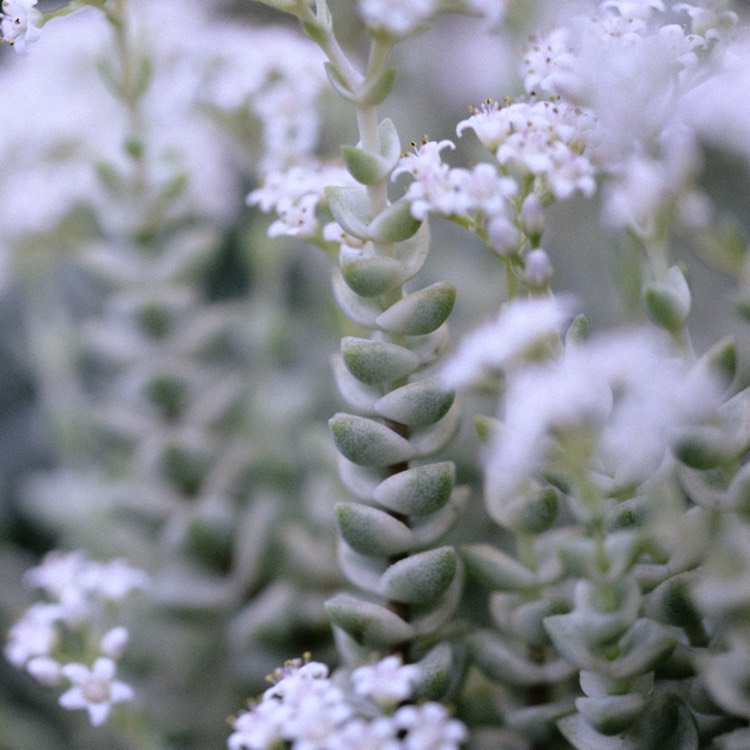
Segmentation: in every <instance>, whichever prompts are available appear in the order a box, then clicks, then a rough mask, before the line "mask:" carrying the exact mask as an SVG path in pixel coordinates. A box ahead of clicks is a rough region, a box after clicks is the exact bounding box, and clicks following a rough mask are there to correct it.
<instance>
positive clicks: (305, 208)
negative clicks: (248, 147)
mask: <svg viewBox="0 0 750 750" xmlns="http://www.w3.org/2000/svg"><path fill="white" fill-rule="evenodd" d="M354 184H355V182H354V179H353V178H352V177H351V175H350V174H349V173H348V172H347V171H346V170H345V169H344V168H343V167H342V166H339V165H336V164H326V163H312V164H310V165H307V166H297V167H292V168H291V169H289V170H287V171H284V172H271V173H270V174H268V175H266V177H265V178H264V180H263V184H262V185H261V187H259V188H256V189H255V190H253V191H252V192H251V193H250V194H249V195H248V196H247V203H248V205H251V206H253V205H258V206H259V207H260V209H261V210H262V211H264V212H270V211H274V212H275V213H276V215H277V216H278V219H277V220H276V221H274V222H273V223H272V224H271V225H270V227H269V228H268V234H269V236H271V237H278V236H282V235H288V236H292V237H301V238H305V239H312V238H314V237H316V236H317V235H318V234H319V233H320V232H321V231H322V229H321V224H320V221H319V219H318V216H317V209H318V206H319V205H320V204H324V203H325V195H324V192H325V189H326V188H327V187H334V186H337V187H344V186H352V185H354Z"/></svg>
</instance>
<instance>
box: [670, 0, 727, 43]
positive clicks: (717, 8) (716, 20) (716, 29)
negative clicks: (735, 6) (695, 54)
mask: <svg viewBox="0 0 750 750" xmlns="http://www.w3.org/2000/svg"><path fill="white" fill-rule="evenodd" d="M672 10H673V11H674V12H675V13H687V14H688V15H689V16H690V30H691V31H692V32H693V33H694V34H700V35H701V36H705V38H706V39H718V38H721V33H722V31H723V30H724V29H725V28H727V27H730V26H735V25H736V24H737V23H738V21H739V18H738V16H737V14H736V13H735V12H734V11H731V10H729V3H728V1H727V0H706V1H705V2H703V3H702V4H700V5H696V4H695V3H675V4H674V6H673V7H672Z"/></svg>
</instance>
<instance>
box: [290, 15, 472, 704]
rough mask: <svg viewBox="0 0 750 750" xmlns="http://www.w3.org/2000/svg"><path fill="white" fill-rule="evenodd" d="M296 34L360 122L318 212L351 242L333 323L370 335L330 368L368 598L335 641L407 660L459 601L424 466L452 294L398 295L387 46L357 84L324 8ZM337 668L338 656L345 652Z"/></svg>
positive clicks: (411, 238) (441, 480) (351, 603)
mask: <svg viewBox="0 0 750 750" xmlns="http://www.w3.org/2000/svg"><path fill="white" fill-rule="evenodd" d="M300 18H301V20H302V23H303V27H304V29H305V31H306V32H307V33H308V35H309V36H310V37H312V38H313V39H315V40H316V41H317V42H318V44H319V45H320V46H321V47H322V49H323V50H324V51H325V52H326V53H327V55H328V58H329V62H328V65H327V70H328V76H329V80H330V82H331V85H332V86H333V88H334V89H335V90H336V91H337V92H338V93H339V94H340V95H341V96H342V97H343V98H345V99H346V100H348V101H349V102H351V104H352V105H353V107H354V109H355V112H356V119H357V124H358V127H359V135H360V142H359V144H358V145H357V146H355V147H350V146H345V147H344V148H343V149H342V153H343V156H344V159H345V162H346V165H347V168H348V170H349V172H350V174H351V175H352V177H353V178H354V179H355V180H356V181H357V182H358V183H360V185H358V186H356V187H346V188H330V189H329V190H328V191H327V198H328V206H329V208H330V210H331V212H332V214H333V217H334V218H335V219H336V221H337V222H338V223H339V224H340V225H341V227H342V228H343V230H344V231H345V232H346V234H347V235H349V236H350V237H352V238H354V240H353V241H352V242H351V243H347V242H346V241H345V242H344V243H343V244H342V246H341V250H340V255H339V266H338V268H336V269H335V270H334V279H333V285H334V293H335V296H336V299H337V302H338V303H339V305H340V307H341V308H342V310H343V312H344V313H345V314H346V315H347V316H348V317H349V318H350V319H351V320H353V321H354V322H355V323H357V324H358V325H359V326H360V327H361V328H362V329H364V330H365V331H366V332H369V333H367V334H366V335H365V336H362V337H353V336H347V337H345V338H344V339H343V340H342V344H341V352H340V354H338V355H337V356H336V357H335V361H334V371H335V376H336V380H337V384H338V386H339V390H340V392H341V394H342V396H343V398H344V400H345V401H346V402H347V405H348V406H349V407H350V408H351V409H352V410H353V411H354V412H355V413H339V414H337V415H335V416H334V417H333V418H332V419H331V420H330V427H331V431H332V434H333V438H334V441H335V443H336V446H337V448H338V450H339V452H340V453H341V464H340V473H341V477H342V480H343V482H344V484H345V485H346V486H347V487H348V488H349V489H350V490H351V491H352V492H353V493H354V494H355V495H356V496H357V498H358V502H352V503H341V504H339V505H338V506H337V508H336V517H337V522H338V528H339V535H340V552H339V558H340V564H341V566H342V569H343V571H344V573H345V575H346V576H347V577H348V579H349V580H350V581H351V582H352V583H353V584H354V585H355V586H356V587H357V588H359V589H361V590H362V591H364V592H366V593H367V595H368V596H367V598H366V599H365V598H363V597H361V596H359V595H356V596H355V595H350V594H341V595H339V596H337V597H334V599H332V600H330V601H329V603H328V612H329V615H330V617H331V620H332V622H333V624H334V626H335V627H336V628H337V632H338V635H339V636H340V641H341V643H342V645H343V646H344V647H345V649H348V650H349V651H350V653H351V654H356V653H357V652H358V651H359V652H360V653H364V652H366V651H371V650H373V649H374V650H378V651H381V652H382V651H390V652H397V653H400V654H401V655H402V656H403V657H404V659H406V660H409V661H414V660H417V659H420V658H423V657H424V656H425V654H424V651H425V649H424V648H423V646H421V645H420V646H419V647H417V646H416V644H417V642H421V643H422V644H423V643H424V642H425V641H427V640H429V638H430V636H433V635H434V633H435V632H436V631H437V629H438V628H439V627H440V626H441V625H443V624H444V623H445V622H446V620H447V619H448V618H449V617H450V616H451V614H452V612H453V611H454V609H455V606H456V604H457V601H458V598H459V595H460V591H461V578H462V576H461V571H460V564H459V561H458V557H457V555H456V552H455V550H454V549H453V548H452V547H450V546H442V547H439V546H437V542H438V540H439V539H440V538H441V537H442V536H443V535H444V533H445V532H446V531H447V530H448V528H449V527H450V526H451V524H452V521H453V520H454V519H455V517H456V516H457V513H458V509H459V505H460V503H461V499H462V494H461V493H460V492H457V491H454V486H453V485H454V473H455V470H454V466H453V464H452V463H451V462H439V463H422V460H423V459H426V458H428V457H429V456H431V455H434V454H435V453H436V452H437V451H438V450H440V449H442V448H443V446H444V445H445V444H446V443H447V441H448V440H449V439H450V437H451V436H452V434H453V427H454V426H455V424H456V421H457V420H456V409H455V407H454V406H453V393H452V392H450V391H448V390H447V389H445V388H443V387H442V386H441V384H440V383H438V382H437V381H436V380H433V379H429V378H426V377H425V373H424V371H425V369H426V368H427V367H429V366H430V365H431V364H432V363H433V362H434V361H435V360H436V359H437V357H438V356H439V355H440V352H441V350H442V347H443V344H444V341H445V320H446V318H447V317H448V315H449V314H450V311H451V308H452V306H453V301H454V297H455V291H454V289H453V288H452V287H451V286H450V285H448V284H445V283H438V284H433V285H432V286H429V287H427V288H424V289H421V290H419V291H416V292H411V293H405V292H404V289H403V284H404V283H405V282H406V281H407V280H409V279H411V278H412V277H414V276H415V275H416V274H417V273H418V272H419V270H420V269H421V267H422V264H423V263H424V261H425V259H426V257H427V253H428V250H429V238H428V230H427V226H426V225H423V224H421V222H418V221H416V220H415V219H414V218H413V217H412V215H411V211H410V206H409V204H408V203H407V202H406V201H397V202H396V203H393V204H390V203H389V201H388V194H387V183H388V180H389V179H390V175H391V172H392V171H393V169H394V167H395V166H396V163H397V162H398V160H399V158H400V155H401V148H400V143H399V139H398V135H397V134H396V130H395V127H394V126H393V124H392V123H391V122H390V121H389V120H384V121H383V122H380V123H379V122H378V117H377V106H378V104H379V103H380V102H381V101H382V100H383V99H384V98H385V97H386V96H387V95H388V93H389V90H390V87H391V84H392V82H393V77H394V70H393V68H391V67H389V65H388V64H387V58H388V53H389V51H390V49H391V47H392V46H393V40H389V39H387V38H384V37H377V38H374V39H373V41H372V46H371V50H370V56H369V60H368V63H367V67H366V70H365V72H364V74H362V73H359V72H357V71H356V70H355V69H354V67H353V66H352V65H351V63H350V62H349V61H348V59H347V58H346V56H345V55H344V53H343V51H342V50H341V47H340V45H339V44H338V42H337V41H336V38H335V36H334V32H333V29H332V24H331V19H330V15H329V14H328V11H327V9H326V5H325V3H324V2H318V3H316V11H315V12H314V13H313V11H312V10H311V9H310V8H306V10H304V11H303V12H301V13H300ZM344 656H345V658H346V654H344ZM426 658H427V659H428V661H429V663H430V671H431V674H432V676H433V678H434V676H435V674H440V675H441V677H440V678H439V679H433V680H432V683H431V686H430V687H429V688H427V687H425V691H426V693H427V692H430V693H431V694H432V695H437V694H439V693H441V692H442V691H444V690H445V688H446V687H447V686H448V682H449V681H450V679H449V676H448V675H449V674H450V672H451V669H452V667H451V654H450V648H449V647H447V646H441V647H438V648H437V649H433V651H432V652H431V653H430V654H428V655H427V657H426Z"/></svg>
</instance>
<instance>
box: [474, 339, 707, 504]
mask: <svg viewBox="0 0 750 750" xmlns="http://www.w3.org/2000/svg"><path fill="white" fill-rule="evenodd" d="M506 393H507V396H506V400H505V414H504V417H503V429H502V431H501V433H500V434H499V436H498V438H497V439H496V441H495V443H494V445H493V446H492V451H491V454H490V457H489V460H488V464H487V487H488V496H489V497H490V498H494V499H496V500H498V501H499V502H503V499H504V498H508V497H510V496H512V494H513V493H514V492H515V491H517V490H518V489H519V488H520V487H521V486H522V485H523V483H524V482H525V481H526V480H527V479H528V478H529V476H530V475H531V474H532V473H533V472H534V471H536V470H537V469H539V468H540V466H541V464H542V463H543V461H544V460H545V458H546V456H547V454H548V450H549V448H550V446H551V445H552V444H553V433H554V431H555V429H556V428H561V427H566V428H574V429H583V430H585V431H586V432H587V434H588V435H589V437H590V438H591V439H592V440H593V446H594V447H593V450H594V456H593V458H592V460H593V459H595V460H596V461H597V462H598V464H599V466H600V468H604V470H605V471H607V472H608V473H609V474H610V475H611V476H612V477H613V478H614V480H615V481H616V482H618V483H633V482H639V481H643V480H644V479H645V478H646V477H648V476H650V475H652V474H653V472H654V471H656V470H657V469H658V468H659V466H660V465H661V464H662V462H663V461H664V459H665V457H666V454H667V449H668V447H669V444H670V441H671V439H673V438H674V437H675V436H676V435H677V434H679V432H680V431H681V430H682V429H683V428H684V427H686V426H689V425H690V424H694V423H695V422H697V421H699V420H700V419H702V418H703V417H704V416H706V415H707V414H709V413H710V411H711V410H712V409H713V408H714V407H715V406H716V402H717V393H716V385H715V383H714V382H713V380H711V379H710V377H709V375H708V374H706V373H705V372H703V371H701V370H695V371H692V370H689V369H688V368H687V366H686V365H685V364H684V363H682V362H681V361H680V360H678V359H675V358H674V357H673V356H671V354H670V353H669V352H668V351H666V345H665V343H664V340H663V339H661V338H658V337H657V336H655V335H654V334H653V333H652V332H650V331H645V330H643V331H624V332H615V333H611V334H609V335H606V336H602V337H600V338H598V339H595V340H593V341H591V342H588V343H585V344H580V345H573V346H568V347H566V349H565V352H564V356H563V357H561V358H560V359H558V360H556V361H553V362H549V361H548V362H546V363H542V364H539V365H529V366H526V367H522V368H519V369H517V370H514V371H513V372H512V373H509V374H508V377H507V391H506Z"/></svg>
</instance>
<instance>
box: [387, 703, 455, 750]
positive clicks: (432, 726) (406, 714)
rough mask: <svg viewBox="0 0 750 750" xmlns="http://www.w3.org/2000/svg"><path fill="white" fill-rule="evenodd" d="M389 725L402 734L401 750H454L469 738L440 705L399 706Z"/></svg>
mask: <svg viewBox="0 0 750 750" xmlns="http://www.w3.org/2000/svg"><path fill="white" fill-rule="evenodd" d="M393 721H394V722H395V723H396V725H397V726H398V728H399V729H401V730H405V731H406V737H405V738H404V740H403V744H402V747H403V749H404V750H455V748H458V747H459V746H460V745H461V743H462V742H464V741H465V740H467V739H468V736H469V734H468V732H467V730H466V727H465V726H464V725H463V724H462V723H461V722H460V721H457V720H456V719H452V718H451V717H450V716H449V714H448V710H447V709H446V707H445V706H443V705H442V704H440V703H422V704H421V705H419V706H402V707H401V708H399V709H398V711H396V713H395V714H394V715H393Z"/></svg>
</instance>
